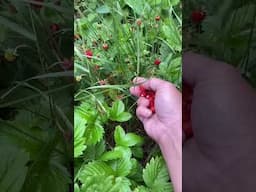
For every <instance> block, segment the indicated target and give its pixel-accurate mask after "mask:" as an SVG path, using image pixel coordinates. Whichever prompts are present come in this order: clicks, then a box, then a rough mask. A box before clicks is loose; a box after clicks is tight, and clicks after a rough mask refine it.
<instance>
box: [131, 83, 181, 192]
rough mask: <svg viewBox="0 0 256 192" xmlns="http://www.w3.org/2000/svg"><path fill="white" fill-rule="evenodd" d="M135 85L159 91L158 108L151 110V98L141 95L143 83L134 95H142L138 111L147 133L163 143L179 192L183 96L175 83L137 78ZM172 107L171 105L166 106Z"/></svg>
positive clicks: (165, 156) (135, 90)
mask: <svg viewBox="0 0 256 192" xmlns="http://www.w3.org/2000/svg"><path fill="white" fill-rule="evenodd" d="M134 83H135V84H138V83H140V84H141V83H142V86H144V87H145V88H146V89H147V90H153V91H155V94H156V95H155V110H156V112H155V113H154V114H152V112H151V110H149V109H148V106H149V100H148V99H146V98H144V97H139V95H140V89H139V86H135V87H132V88H131V89H130V92H131V94H133V95H135V96H137V97H139V99H138V101H137V104H138V107H137V110H136V114H137V116H138V118H139V119H140V120H141V122H142V123H143V125H144V129H145V131H146V132H147V134H148V135H149V136H150V137H151V138H152V139H153V140H155V142H156V143H158V144H159V147H160V149H161V151H162V154H163V157H164V159H165V160H166V163H167V167H168V170H169V174H170V176H171V180H172V183H173V185H174V190H175V192H181V191H182V189H181V187H182V183H181V182H182V177H181V166H182V131H181V130H182V127H181V126H182V115H181V113H182V110H181V106H182V97H181V93H180V92H179V91H178V90H177V89H176V87H175V86H174V85H172V84H171V83H168V82H166V81H163V80H160V79H156V78H152V79H149V80H146V79H144V78H136V79H135V80H134ZM166 106H168V107H166Z"/></svg>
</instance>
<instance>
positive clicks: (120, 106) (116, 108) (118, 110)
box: [111, 100, 124, 116]
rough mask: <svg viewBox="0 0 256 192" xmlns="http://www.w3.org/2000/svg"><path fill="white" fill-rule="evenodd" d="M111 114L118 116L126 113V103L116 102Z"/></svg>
mask: <svg viewBox="0 0 256 192" xmlns="http://www.w3.org/2000/svg"><path fill="white" fill-rule="evenodd" d="M111 112H112V114H113V116H118V115H120V114H121V113H123V112H124V103H123V102H122V101H121V100H118V101H115V102H114V104H113V106H112V109H111Z"/></svg>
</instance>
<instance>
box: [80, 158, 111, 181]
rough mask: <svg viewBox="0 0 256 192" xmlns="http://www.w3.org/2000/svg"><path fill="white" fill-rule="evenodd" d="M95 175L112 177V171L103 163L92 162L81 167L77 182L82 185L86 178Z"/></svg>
mask: <svg viewBox="0 0 256 192" xmlns="http://www.w3.org/2000/svg"><path fill="white" fill-rule="evenodd" d="M95 175H114V171H113V169H112V168H111V167H110V166H109V165H107V164H106V163H105V162H101V161H93V162H90V163H88V164H86V165H84V166H83V167H82V170H81V173H80V174H79V180H80V181H81V182H82V183H83V182H84V181H85V180H86V179H87V178H88V177H90V176H95Z"/></svg>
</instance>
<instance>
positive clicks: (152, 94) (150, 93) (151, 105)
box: [139, 86, 155, 113]
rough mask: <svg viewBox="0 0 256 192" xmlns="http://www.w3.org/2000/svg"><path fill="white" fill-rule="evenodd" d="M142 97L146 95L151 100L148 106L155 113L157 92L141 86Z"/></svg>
mask: <svg viewBox="0 0 256 192" xmlns="http://www.w3.org/2000/svg"><path fill="white" fill-rule="evenodd" d="M139 90H140V97H145V98H146V99H148V100H149V106H148V108H149V109H150V110H151V111H152V113H155V92H154V91H151V90H146V89H145V88H144V87H143V86H139Z"/></svg>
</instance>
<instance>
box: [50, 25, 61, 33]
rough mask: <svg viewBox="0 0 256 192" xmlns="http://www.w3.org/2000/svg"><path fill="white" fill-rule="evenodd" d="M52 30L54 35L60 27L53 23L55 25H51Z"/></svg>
mask: <svg viewBox="0 0 256 192" xmlns="http://www.w3.org/2000/svg"><path fill="white" fill-rule="evenodd" d="M50 29H51V31H52V33H56V32H57V31H59V30H60V26H59V25H58V24H56V23H53V24H51V26H50Z"/></svg>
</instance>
